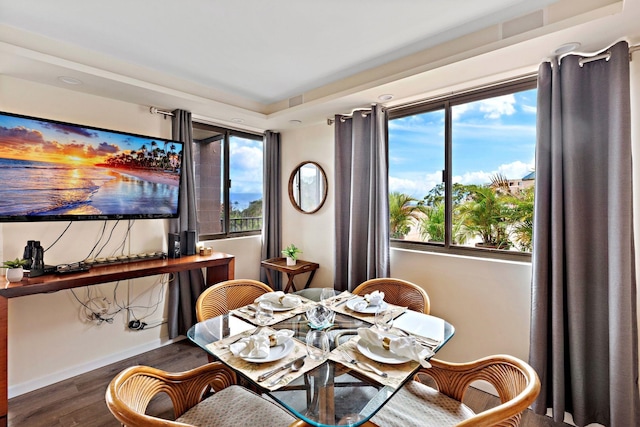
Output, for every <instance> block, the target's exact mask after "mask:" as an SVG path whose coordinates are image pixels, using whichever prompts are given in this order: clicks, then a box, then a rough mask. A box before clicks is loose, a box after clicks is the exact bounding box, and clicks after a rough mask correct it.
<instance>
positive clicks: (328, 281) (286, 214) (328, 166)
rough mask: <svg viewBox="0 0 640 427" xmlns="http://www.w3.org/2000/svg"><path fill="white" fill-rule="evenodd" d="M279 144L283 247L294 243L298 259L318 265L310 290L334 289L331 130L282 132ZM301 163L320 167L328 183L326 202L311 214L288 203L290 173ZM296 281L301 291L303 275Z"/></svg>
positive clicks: (323, 128) (332, 154) (316, 128)
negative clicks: (300, 210) (310, 162)
mask: <svg viewBox="0 0 640 427" xmlns="http://www.w3.org/2000/svg"><path fill="white" fill-rule="evenodd" d="M281 142H282V159H281V160H282V187H281V192H282V244H283V247H284V246H287V245H289V244H290V243H294V244H295V245H296V246H298V247H300V248H301V249H302V252H303V253H302V254H301V255H300V258H301V259H304V260H307V261H312V262H317V263H318V264H320V268H318V270H317V271H316V274H315V276H314V278H313V282H312V283H311V287H314V288H316V287H331V286H333V266H334V259H333V251H334V247H335V221H334V191H335V190H336V189H335V186H334V185H333V183H334V179H333V175H334V151H333V126H328V125H326V124H322V125H316V126H311V127H306V128H300V129H294V130H289V131H284V132H282V134H281ZM304 161H314V162H316V163H318V164H319V165H320V166H322V169H324V172H325V174H326V175H327V180H328V185H329V188H328V192H327V200H326V202H325V203H324V205H323V206H322V208H321V209H320V210H319V211H318V212H316V213H313V214H304V213H302V212H299V211H297V210H296V209H295V208H294V207H293V205H292V204H291V202H290V201H289V195H288V194H289V193H288V184H289V177H290V175H291V172H293V170H294V169H295V168H296V166H297V165H299V164H300V163H302V162H304ZM301 276H304V277H298V278H297V279H295V280H296V287H297V289H298V290H299V289H301V287H302V285H304V282H305V280H306V274H305V275H301Z"/></svg>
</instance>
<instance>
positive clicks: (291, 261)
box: [287, 256, 296, 265]
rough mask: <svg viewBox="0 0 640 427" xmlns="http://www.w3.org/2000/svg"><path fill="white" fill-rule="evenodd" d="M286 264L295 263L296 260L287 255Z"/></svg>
mask: <svg viewBox="0 0 640 427" xmlns="http://www.w3.org/2000/svg"><path fill="white" fill-rule="evenodd" d="M287 265H296V260H295V259H293V258H291V257H290V256H288V257H287Z"/></svg>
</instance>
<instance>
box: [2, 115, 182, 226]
mask: <svg viewBox="0 0 640 427" xmlns="http://www.w3.org/2000/svg"><path fill="white" fill-rule="evenodd" d="M181 160H182V143H180V142H178V141H171V140H166V139H161V138H152V137H149V136H143V135H136V134H130V133H124V132H118V131H114V130H106V129H99V128H95V127H90V126H82V125H77V124H71V123H64V122H58V121H53V120H47V119H40V118H35V117H28V116H23V115H17V114H12V113H5V112H0V177H1V180H0V222H11V221H21V222H25V221H64V220H105V219H147V218H175V217H177V216H178V214H179V212H178V206H179V202H178V201H179V198H180V194H179V193H180V174H181V171H182V168H181Z"/></svg>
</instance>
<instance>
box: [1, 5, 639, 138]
mask: <svg viewBox="0 0 640 427" xmlns="http://www.w3.org/2000/svg"><path fill="white" fill-rule="evenodd" d="M639 2H640V0H626V1H624V7H623V2H622V1H620V0H483V1H482V2H479V1H477V0H448V1H446V2H444V1H439V0H398V1H388V0H368V1H367V0H351V1H344V0H342V1H335V0H325V1H323V2H317V1H310V0H272V1H264V0H242V1H231V0H227V1H224V0H194V1H189V2H176V1H170V0H136V1H130V0H110V1H108V2H88V1H84V0H57V1H55V2H43V1H39V0H20V1H15V0H0V74H5V75H9V76H13V77H17V78H23V79H27V80H32V81H37V82H41V83H46V84H52V85H57V86H63V87H67V88H69V89H73V90H79V91H84V92H88V93H94V94H98V95H101V96H109V97H113V98H116V99H122V100H125V101H128V102H136V103H139V104H141V105H149V106H155V107H158V108H167V109H173V108H185V109H189V110H191V111H193V112H194V114H196V115H198V114H199V115H201V116H203V117H207V118H211V119H212V120H214V121H217V122H220V123H221V124H225V123H226V122H229V123H235V124H243V125H244V126H246V127H247V128H255V129H261V130H262V129H266V128H271V129H276V128H286V127H289V126H294V125H296V124H297V121H302V122H303V123H305V124H307V123H309V122H317V121H318V120H319V119H320V118H321V117H327V116H329V117H330V116H331V115H332V114H335V113H341V112H348V111H349V110H350V109H352V108H356V107H360V106H363V105H368V104H370V103H371V102H379V101H378V100H377V97H378V96H380V95H382V94H393V95H394V101H391V102H400V100H402V101H403V102H404V101H406V100H408V99H411V98H412V97H419V96H424V94H425V92H428V91H426V90H425V88H429V89H430V90H437V89H438V87H437V86H438V85H435V86H434V85H433V84H430V85H422V86H421V85H420V79H421V78H427V77H428V78H429V80H430V81H431V82H433V81H434V77H438V73H444V75H443V76H440V77H439V79H440V80H438V81H441V86H444V85H446V84H451V82H449V83H448V78H446V76H447V75H448V76H449V77H450V75H451V71H452V69H451V68H450V67H452V66H455V65H456V64H462V63H465V64H466V65H465V68H468V67H469V66H470V65H471V63H472V62H473V61H474V60H475V59H477V58H480V57H483V58H484V61H486V60H487V56H491V55H498V54H500V55H502V56H503V57H506V58H509V57H510V58H512V62H513V64H512V65H511V66H509V67H507V68H508V71H509V72H513V70H514V69H517V68H519V67H520V68H527V67H529V68H530V67H531V65H532V64H537V63H539V62H540V61H541V60H543V59H544V57H545V56H548V55H549V54H550V51H551V50H552V49H553V48H554V47H557V46H558V45H559V44H561V43H564V42H569V41H580V42H581V43H582V44H583V47H587V48H589V47H590V46H591V45H594V46H598V48H602V47H605V46H606V44H604V45H603V44H602V43H607V44H610V43H612V42H614V41H615V40H616V39H617V38H620V37H622V36H626V37H628V36H629V35H634V34H633V32H634V31H635V32H636V33H638V32H640V30H638V29H637V28H636V27H638V26H637V25H636V24H635V22H638V21H637V19H635V20H632V19H631V17H629V16H628V15H634V14H635V16H634V17H635V18H640V16H639V14H638V13H637V12H638V10H639V8H638V3H639ZM614 19H615V21H614ZM603 20H604V21H603ZM607 20H608V21H609V22H612V24H607V23H606V22H607ZM603 22H605V24H604V25H607V31H595V33H596V34H593V33H594V31H593V30H592V29H591V30H589V29H588V28H590V25H600V26H602V25H603ZM614 22H615V23H614ZM627 22H628V24H627ZM627 26H628V27H629V28H626V27H627ZM583 28H586V29H583ZM591 28H593V27H591ZM598 28H601V27H598ZM589 31H590V32H589ZM581 32H583V33H584V34H582V33H581ZM563 37H579V38H580V39H577V38H572V39H568V38H564V39H563ZM532 40H536V41H538V44H540V41H542V40H544V47H535V48H533V49H530V48H529V47H526V49H523V46H524V45H523V44H526V43H527V42H529V43H530V42H531V41H532ZM553 43H556V44H553ZM598 43H600V44H599V45H598ZM514 47H517V48H518V49H519V52H520V53H521V54H519V55H517V57H518V59H517V60H514V59H515V58H514V56H513V52H514V50H512V48H514ZM525 57H526V58H527V59H525ZM467 61H471V62H467ZM486 68H487V72H486V74H487V75H489V74H490V73H489V71H490V70H491V68H492V67H491V66H487V67H486ZM502 70H503V71H507V70H506V69H505V67H504V66H503V67H502ZM497 72H499V71H497ZM476 74H478V73H476ZM455 75H456V76H458V81H460V82H462V81H465V80H470V79H474V78H472V76H471V75H470V76H469V77H468V78H467V77H465V76H464V75H465V69H461V70H459V71H458V72H457V73H456V74H455ZM479 75H480V76H481V75H482V73H479ZM491 75H492V76H493V78H495V76H496V72H492V74H491ZM60 76H68V77H73V78H75V79H78V80H79V81H81V84H77V85H65V83H63V82H61V81H60V80H59V79H58V78H59V77H60ZM476 78H477V77H476ZM386 102H388V101H386Z"/></svg>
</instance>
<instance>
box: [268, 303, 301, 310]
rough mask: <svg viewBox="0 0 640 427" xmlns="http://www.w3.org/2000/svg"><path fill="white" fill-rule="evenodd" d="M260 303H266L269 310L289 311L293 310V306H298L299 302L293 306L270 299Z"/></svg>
mask: <svg viewBox="0 0 640 427" xmlns="http://www.w3.org/2000/svg"><path fill="white" fill-rule="evenodd" d="M260 304H265V305H268V306H269V307H271V310H273V311H289V310H293V309H294V308H296V307H298V306H300V304H298V305H295V306H293V307H291V306H286V305H282V304H280V303H277V302H271V301H261V302H260Z"/></svg>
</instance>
